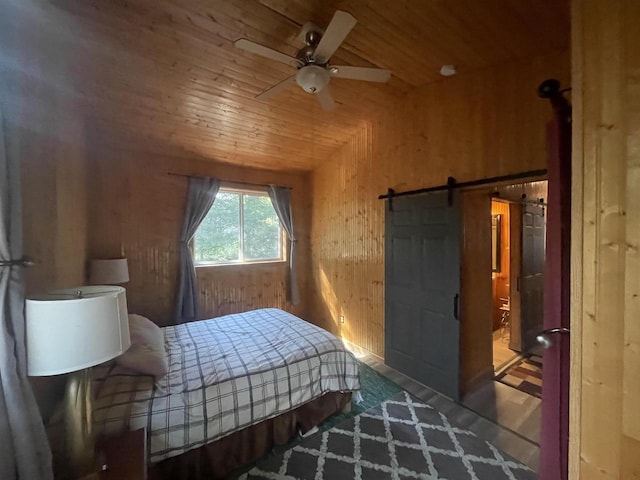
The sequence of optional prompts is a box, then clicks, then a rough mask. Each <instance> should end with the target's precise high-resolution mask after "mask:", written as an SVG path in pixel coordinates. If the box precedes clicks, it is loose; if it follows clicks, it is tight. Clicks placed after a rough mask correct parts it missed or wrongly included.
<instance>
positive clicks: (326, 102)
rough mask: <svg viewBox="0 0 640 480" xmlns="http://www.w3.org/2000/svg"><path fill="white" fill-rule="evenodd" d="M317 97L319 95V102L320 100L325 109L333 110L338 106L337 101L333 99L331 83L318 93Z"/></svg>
mask: <svg viewBox="0 0 640 480" xmlns="http://www.w3.org/2000/svg"><path fill="white" fill-rule="evenodd" d="M316 97H318V102H320V106H321V107H322V109H323V110H333V109H334V108H336V102H334V101H333V97H332V96H331V90H329V85H327V86H326V87H324V88H323V89H322V90H320V91H319V92H318V93H316Z"/></svg>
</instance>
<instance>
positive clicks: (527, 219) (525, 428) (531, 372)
mask: <svg viewBox="0 0 640 480" xmlns="http://www.w3.org/2000/svg"><path fill="white" fill-rule="evenodd" d="M483 194H484V195H487V196H490V200H489V205H486V206H485V207H484V208H485V209H486V210H485V211H486V212H487V213H486V215H487V216H489V211H490V219H491V220H490V222H491V233H490V244H491V253H490V258H491V269H490V272H486V274H485V275H486V277H488V278H490V290H489V291H488V292H487V289H486V288H484V289H482V291H483V292H484V293H482V295H485V297H486V296H488V297H489V299H488V301H487V302H486V303H482V304H481V303H480V301H476V302H475V305H474V306H473V307H472V308H473V309H475V310H476V311H477V310H478V309H479V308H480V306H481V305H483V304H484V305H486V304H489V309H490V314H489V315H475V316H474V318H473V319H472V321H474V322H477V323H478V325H476V326H475V327H473V329H474V331H475V332H476V334H475V335H474V336H473V337H472V342H468V343H467V345H466V346H465V348H464V349H463V351H462V355H463V360H462V364H463V365H469V362H467V361H465V360H464V356H465V355H466V356H472V355H473V354H472V353H470V352H474V351H478V350H482V351H486V352H487V355H486V356H484V357H483V358H485V359H487V360H486V361H487V363H488V364H487V366H486V369H485V370H484V371H486V372H487V374H486V375H485V376H483V377H480V378H477V381H475V382H473V383H468V384H467V385H465V395H464V398H463V404H464V405H465V406H467V407H469V408H471V409H472V410H474V411H476V412H477V413H479V414H480V415H482V416H484V417H487V418H490V419H492V420H494V421H496V423H498V424H500V425H502V426H504V427H506V428H508V429H510V430H512V431H514V432H516V433H518V434H519V435H521V436H522V437H524V438H526V439H527V440H529V441H530V442H531V443H532V445H537V444H538V443H539V440H540V426H541V393H542V368H543V364H542V352H541V349H540V347H538V346H537V343H536V341H535V337H536V335H537V333H538V332H540V331H541V330H542V317H543V315H542V314H543V311H542V305H543V299H542V290H543V284H544V261H545V224H546V220H545V219H546V199H547V181H546V180H540V181H532V182H525V183H519V184H513V185H500V186H497V187H495V188H493V189H492V191H487V190H485V191H484V192H483ZM476 215H481V212H480V211H477V212H476ZM487 221H488V220H487ZM475 235H478V236H479V235H485V236H486V234H482V233H478V231H477V230H472V229H469V230H468V233H467V237H465V242H470V241H472V240H473V239H472V238H469V236H471V237H472V236H475ZM478 288H479V287H478V286H477V283H476V284H474V285H471V286H470V287H469V289H474V290H475V291H476V292H477V291H478ZM465 293H467V295H466V296H465ZM469 293H470V292H469V291H466V292H465V290H464V289H463V292H462V294H463V295H462V298H463V301H468V300H469V298H472V297H471V295H470V294H469ZM463 308H464V307H463ZM463 311H464V310H463ZM483 324H484V325H486V327H482V325H483ZM477 332H486V333H482V334H477ZM476 371H482V370H481V369H480V367H479V366H478V367H477V368H476Z"/></svg>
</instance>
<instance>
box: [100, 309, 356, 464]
mask: <svg viewBox="0 0 640 480" xmlns="http://www.w3.org/2000/svg"><path fill="white" fill-rule="evenodd" d="M163 331H164V336H165V347H166V350H167V355H168V360H169V372H168V373H167V375H166V376H165V377H163V378H162V379H159V380H158V381H157V382H155V383H154V381H153V378H152V377H149V376H144V375H133V374H131V373H130V372H128V371H125V370H122V369H120V367H116V366H113V365H111V366H105V367H102V368H101V369H100V370H98V372H96V380H97V384H96V390H97V398H96V401H95V403H94V413H93V416H94V425H95V428H96V430H97V431H98V433H106V434H111V433H118V432H121V431H123V430H128V429H130V430H134V429H137V428H142V427H146V428H147V434H148V438H149V447H148V451H149V456H150V461H151V462H158V461H160V460H162V459H165V458H169V457H172V456H175V455H179V454H181V453H183V452H186V451H187V450H190V449H192V448H196V447H199V446H201V445H204V444H205V443H209V442H211V441H214V440H216V439H218V438H221V437H223V436H225V435H228V434H230V433H232V432H235V431H237V430H240V429H242V428H245V427H247V426H249V425H253V424H255V423H258V422H260V421H262V420H265V419H268V418H272V417H275V416H277V415H279V414H281V413H284V412H287V411H289V410H292V409H294V408H296V407H298V406H300V405H302V404H304V403H306V402H309V401H310V400H313V399H315V398H318V397H320V396H322V395H323V394H325V393H327V392H332V391H354V390H358V389H359V388H360V383H359V377H358V365H357V361H356V360H355V358H354V357H353V355H352V354H351V353H350V352H349V351H347V350H346V349H345V347H344V346H343V344H342V342H341V341H340V340H339V339H338V338H336V337H335V336H333V335H332V334H330V333H329V332H327V331H325V330H323V329H321V328H319V327H316V326H315V325H312V324H310V323H308V322H306V321H304V320H301V319H299V318H298V317H295V316H293V315H291V314H289V313H287V312H284V311H282V310H278V309H273V308H269V309H263V310H254V311H251V312H246V313H241V314H233V315H226V316H224V317H219V318H213V319H210V320H202V321H198V322H192V323H186V324H183V325H177V326H172V327H166V328H164V329H163Z"/></svg>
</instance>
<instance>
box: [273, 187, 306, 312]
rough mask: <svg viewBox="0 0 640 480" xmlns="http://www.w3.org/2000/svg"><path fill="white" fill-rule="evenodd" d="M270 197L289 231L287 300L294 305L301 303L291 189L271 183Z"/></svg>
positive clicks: (281, 222) (283, 225)
mask: <svg viewBox="0 0 640 480" xmlns="http://www.w3.org/2000/svg"><path fill="white" fill-rule="evenodd" d="M269 198H271V203H272V204H273V208H274V210H275V211H276V214H277V215H278V218H279V219H280V224H281V225H282V228H284V230H285V232H287V239H288V240H289V275H288V276H287V301H288V302H289V303H291V304H292V305H297V304H298V303H300V292H299V291H298V275H297V273H296V236H295V235H294V233H293V215H292V214H291V189H290V188H284V187H277V186H276V185H269Z"/></svg>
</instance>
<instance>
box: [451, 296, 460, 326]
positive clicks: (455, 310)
mask: <svg viewBox="0 0 640 480" xmlns="http://www.w3.org/2000/svg"><path fill="white" fill-rule="evenodd" d="M459 299H460V295H459V294H457V293H456V294H455V295H454V296H453V318H455V319H456V320H459V318H458V303H459V302H458V300H459Z"/></svg>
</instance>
